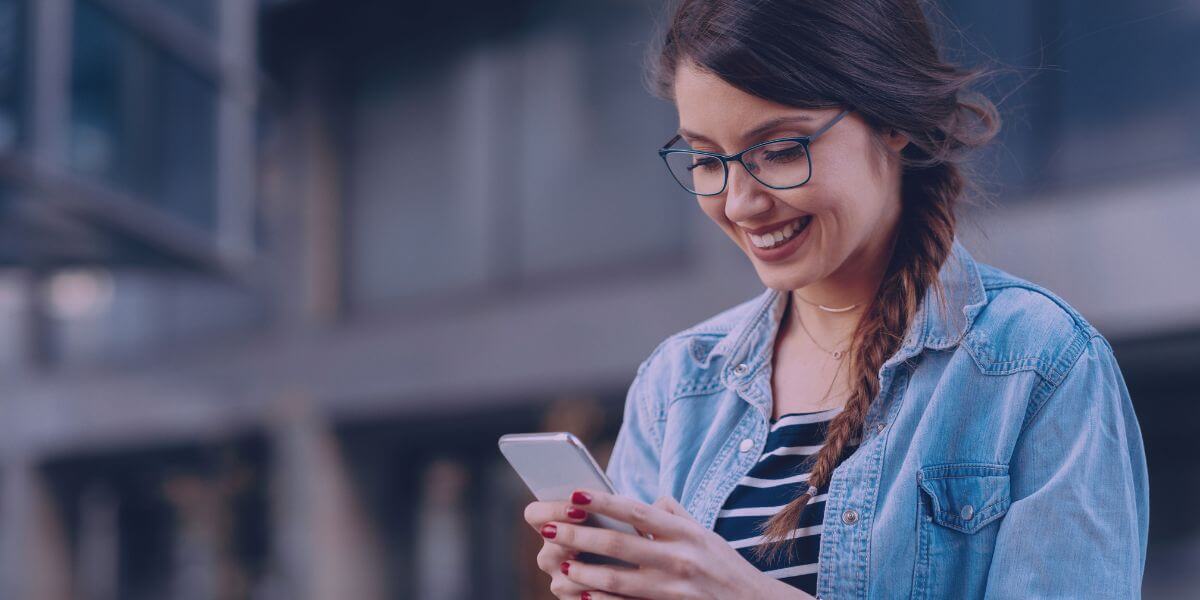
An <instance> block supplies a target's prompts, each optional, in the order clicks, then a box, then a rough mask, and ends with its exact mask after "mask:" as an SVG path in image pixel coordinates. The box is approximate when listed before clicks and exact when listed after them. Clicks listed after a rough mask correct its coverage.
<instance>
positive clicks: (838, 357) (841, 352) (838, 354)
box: [792, 303, 846, 360]
mask: <svg viewBox="0 0 1200 600" xmlns="http://www.w3.org/2000/svg"><path fill="white" fill-rule="evenodd" d="M792 313H793V314H795V315H796V322H797V323H799V324H800V329H803V330H804V335H807V336H808V339H810V340H812V343H813V344H816V346H817V347H818V348H820V349H821V351H823V352H825V353H826V354H828V355H830V356H832V357H833V358H834V360H841V359H842V357H843V356H845V355H846V350H845V349H842V350H833V351H830V350H828V349H826V348H825V347H824V346H822V345H821V343H820V342H818V341H817V339H816V338H814V337H813V334H812V333H811V332H809V330H808V328H807V327H805V326H804V319H801V318H800V311H799V310H797V309H796V305H795V303H792Z"/></svg>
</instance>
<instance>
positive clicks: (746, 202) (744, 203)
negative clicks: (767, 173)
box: [725, 161, 771, 223]
mask: <svg viewBox="0 0 1200 600" xmlns="http://www.w3.org/2000/svg"><path fill="white" fill-rule="evenodd" d="M751 165H753V163H751ZM770 208H771V199H770V198H769V197H768V194H767V190H766V188H765V187H764V186H762V185H760V184H759V183H758V180H757V179H755V178H754V177H752V176H751V175H750V172H749V171H747V170H746V167H745V165H743V164H742V163H740V162H737V161H730V163H729V180H728V181H726V182H725V216H726V217H727V218H728V219H729V220H730V221H732V222H734V223H739V222H747V221H754V220H755V218H754V217H755V215H758V214H759V213H761V212H764V211H766V210H770Z"/></svg>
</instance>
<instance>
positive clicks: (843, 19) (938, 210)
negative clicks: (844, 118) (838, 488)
mask: <svg viewBox="0 0 1200 600" xmlns="http://www.w3.org/2000/svg"><path fill="white" fill-rule="evenodd" d="M931 8H932V7H931ZM668 14H670V15H671V18H670V21H669V23H668V26H667V28H666V31H665V32H664V33H663V35H661V36H660V37H659V38H658V40H657V43H656V44H655V45H654V46H652V47H651V50H652V53H651V54H650V55H649V56H648V58H649V59H650V60H649V63H648V65H647V66H648V69H647V76H648V77H647V84H648V85H649V87H650V88H651V91H653V93H654V94H655V95H657V96H659V97H660V98H663V99H667V100H674V78H675V72H676V69H677V68H678V67H679V66H680V65H681V64H682V63H683V61H685V60H686V61H690V62H691V63H692V64H694V65H695V66H696V67H697V68H699V69H701V70H703V71H705V72H708V73H711V74H713V75H715V76H717V77H720V78H721V79H722V80H723V81H725V82H727V83H729V84H730V85H732V86H734V87H736V88H738V89H740V90H742V91H744V92H746V93H748V94H752V95H754V96H758V97H760V98H765V99H767V100H771V101H774V102H777V103H780V104H785V105H789V106H795V107H798V108H810V109H811V108H829V107H850V108H851V109H853V110H855V111H856V112H857V113H858V114H859V115H861V116H862V118H863V119H864V121H865V122H866V123H867V125H868V126H869V127H870V129H871V133H872V140H873V143H874V144H875V146H876V147H877V148H878V149H879V150H880V151H881V152H886V151H888V150H889V148H888V147H887V146H886V144H885V143H884V142H883V136H882V134H883V133H885V132H887V131H889V130H892V129H894V130H897V131H899V132H901V133H903V134H905V135H907V136H908V138H909V140H910V142H911V143H909V144H908V145H907V146H906V147H905V148H904V149H903V150H902V151H901V152H900V164H901V166H902V174H901V182H900V186H901V204H902V210H901V217H900V225H899V228H898V233H897V236H896V238H895V245H894V246H893V252H892V256H891V258H890V261H889V263H888V267H887V270H886V272H885V274H884V276H883V279H882V281H881V283H880V288H879V290H878V294H877V295H876V297H875V298H873V300H872V301H871V303H870V305H869V306H868V307H867V308H866V310H865V312H864V314H863V317H862V319H861V320H860V321H859V324H858V327H857V328H856V329H855V331H854V335H853V338H852V345H851V351H850V356H849V368H850V379H849V386H850V397H849V399H848V400H847V401H846V406H845V409H844V410H843V411H842V412H840V413H839V414H838V415H837V416H836V417H835V418H834V419H833V420H832V421H831V422H830V423H829V426H828V430H827V433H826V439H825V444H824V446H822V448H821V450H820V451H819V452H818V454H817V455H816V456H815V458H814V459H813V462H811V473H810V476H809V481H808V483H809V485H811V486H814V487H816V488H818V489H820V488H823V487H825V486H826V485H828V483H829V480H830V477H831V474H832V472H833V470H834V468H835V467H837V466H838V464H840V461H841V460H842V459H843V458H844V457H843V456H842V454H843V453H844V451H845V450H847V449H848V448H847V446H848V443H849V442H850V440H852V439H854V438H856V437H861V435H862V428H863V421H864V418H865V416H866V413H867V408H868V407H869V406H870V403H871V401H872V399H873V398H875V396H876V394H878V393H879V385H880V384H879V380H878V375H877V372H878V371H879V369H880V367H881V366H882V365H883V363H884V361H885V360H886V359H887V358H888V357H890V356H892V355H893V354H894V353H895V352H896V351H897V350H898V349H899V347H900V344H901V343H902V342H903V336H904V334H905V332H906V331H907V330H908V328H909V325H910V323H911V321H912V319H913V318H914V316H915V314H916V312H917V310H918V309H919V308H920V303H921V302H922V300H923V299H924V296H925V292H926V290H928V289H930V288H931V287H932V289H934V290H935V291H936V295H937V297H938V299H939V300H940V306H941V308H942V310H943V312H944V311H945V310H946V298H945V291H944V290H943V289H942V287H941V285H940V282H939V280H938V272H939V271H940V269H941V267H942V264H943V263H944V262H945V261H946V259H947V258H948V257H949V256H950V252H951V246H952V245H953V242H954V236H955V228H956V217H955V208H956V205H957V204H958V203H959V201H960V197H962V196H964V191H966V189H967V188H970V189H972V190H975V189H977V186H975V185H973V182H972V180H971V178H970V177H968V176H967V168H966V165H965V164H964V162H965V158H966V155H967V154H969V152H970V151H971V150H973V149H975V148H978V147H981V146H983V145H985V144H986V143H987V142H988V141H990V140H991V139H992V138H993V137H994V136H995V135H996V133H997V131H998V130H999V127H1000V117H999V114H998V112H997V110H996V107H995V105H994V104H993V103H992V102H991V101H989V100H988V99H987V98H986V97H983V96H982V95H979V94H975V93H974V92H970V91H969V90H968V88H969V87H970V86H971V85H972V84H973V83H974V82H975V81H977V80H979V79H980V78H981V77H982V76H984V75H986V74H987V72H986V71H984V70H982V69H978V68H976V69H960V68H958V67H956V66H954V65H952V64H950V63H948V62H945V61H944V60H943V59H942V58H941V57H940V55H939V51H938V48H937V46H936V45H935V42H934V40H933V37H932V35H931V33H930V29H929V25H928V24H927V22H926V16H925V14H924V12H923V10H922V5H921V3H919V2H918V0H757V1H750V0H682V1H681V2H679V4H678V5H677V6H676V7H675V9H674V10H672V11H670V12H669V13H668ZM810 499H811V498H810V497H809V495H808V494H807V493H804V494H802V495H800V496H799V497H797V498H795V499H793V500H791V501H790V502H788V504H787V505H786V506H785V507H784V508H783V509H782V510H780V511H779V512H778V513H776V514H775V515H773V516H772V517H771V518H770V519H769V520H768V521H767V522H766V523H765V524H764V525H763V527H762V531H761V533H762V534H763V536H764V539H765V540H766V542H767V543H765V544H762V545H760V546H758V547H757V548H756V549H755V552H756V554H757V556H758V558H759V559H760V560H761V559H763V558H764V557H765V556H766V555H767V553H768V552H769V551H770V550H765V549H766V548H768V547H769V548H770V549H773V550H776V551H777V550H779V549H780V547H781V544H782V543H783V542H785V541H786V543H787V548H788V549H789V550H790V549H791V548H792V544H793V543H794V541H795V538H792V537H789V536H788V534H789V533H790V532H791V531H792V530H793V529H795V528H796V527H797V525H798V523H799V519H800V515H801V513H802V512H803V511H804V508H805V506H807V504H808V502H809V500H810Z"/></svg>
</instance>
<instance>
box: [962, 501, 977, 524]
mask: <svg viewBox="0 0 1200 600" xmlns="http://www.w3.org/2000/svg"><path fill="white" fill-rule="evenodd" d="M959 514H960V515H962V518H963V520H964V521H970V520H971V517H973V516H975V507H974V506H971V505H970V504H968V505H966V506H964V507H962V512H961V513H959Z"/></svg>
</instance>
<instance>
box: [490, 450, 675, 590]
mask: <svg viewBox="0 0 1200 600" xmlns="http://www.w3.org/2000/svg"><path fill="white" fill-rule="evenodd" d="M499 446H500V452H501V453H502V454H504V458H505V459H507V460H508V464H510V465H512V468H513V469H515V470H516V471H517V475H519V476H520V477H521V480H522V481H524V482H525V485H526V486H528V487H529V491H531V492H533V495H534V497H535V498H537V499H538V500H540V501H543V502H549V501H569V500H570V499H571V492H573V491H575V490H576V489H579V488H591V489H599V490H604V491H606V492H608V493H610V494H616V493H617V492H616V490H614V489H613V485H612V482H610V481H609V480H608V476H607V475H605V474H604V470H603V469H601V468H600V465H599V464H597V463H596V459H594V458H592V454H591V453H590V452H588V450H587V448H586V447H585V446H584V445H583V442H580V441H579V438H577V437H575V435H573V434H572V433H570V432H568V431H556V432H550V433H508V434H505V435H502V436H500V441H499ZM582 524H583V525H588V526H592V527H603V528H605V529H611V530H613V531H621V532H624V533H629V534H632V535H641V534H640V533H638V531H637V529H635V528H634V527H633V526H632V525H630V524H629V523H626V522H624V521H620V520H617V519H613V518H611V517H607V516H604V515H598V514H595V513H593V512H590V511H589V512H588V517H587V519H585V520H583V521H582ZM642 537H645V538H648V539H654V537H653V536H652V535H650V534H645V535H643V536H642ZM579 560H581V561H584V562H589V563H598V564H616V565H623V566H629V567H636V566H637V565H634V564H631V563H629V562H626V561H623V560H620V559H617V558H612V557H608V556H604V555H601V554H595V553H592V552H580V553H579Z"/></svg>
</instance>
